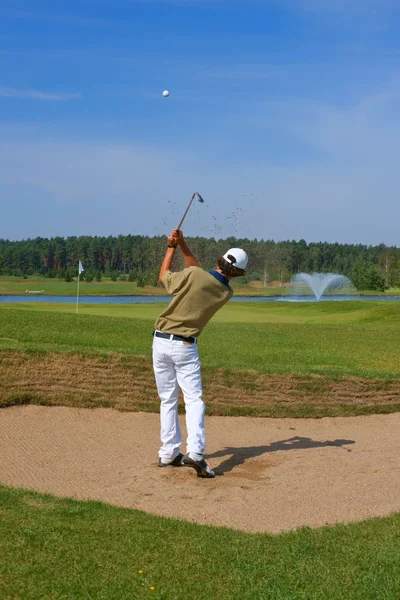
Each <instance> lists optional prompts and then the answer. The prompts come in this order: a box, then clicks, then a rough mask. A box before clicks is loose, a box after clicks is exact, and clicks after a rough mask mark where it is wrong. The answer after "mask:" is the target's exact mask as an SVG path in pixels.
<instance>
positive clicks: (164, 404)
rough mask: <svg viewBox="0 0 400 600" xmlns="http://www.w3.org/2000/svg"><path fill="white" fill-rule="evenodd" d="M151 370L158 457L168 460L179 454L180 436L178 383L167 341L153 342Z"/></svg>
mask: <svg viewBox="0 0 400 600" xmlns="http://www.w3.org/2000/svg"><path fill="white" fill-rule="evenodd" d="M153 368H154V375H155V378H156V384H157V391H158V395H159V397H160V401H161V406H160V421H161V431H160V435H161V443H162V446H161V448H160V450H159V453H158V455H159V457H160V458H163V459H166V460H169V459H171V460H172V459H174V458H175V456H177V455H178V454H179V448H180V446H181V443H182V434H181V429H180V426H179V420H178V392H179V388H178V383H177V380H176V373H175V367H174V364H173V361H172V344H171V342H170V341H169V340H158V339H157V338H154V341H153Z"/></svg>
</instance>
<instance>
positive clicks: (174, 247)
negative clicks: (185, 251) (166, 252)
mask: <svg viewBox="0 0 400 600" xmlns="http://www.w3.org/2000/svg"><path fill="white" fill-rule="evenodd" d="M168 248H173V249H174V250H176V249H177V246H173V245H172V244H168Z"/></svg>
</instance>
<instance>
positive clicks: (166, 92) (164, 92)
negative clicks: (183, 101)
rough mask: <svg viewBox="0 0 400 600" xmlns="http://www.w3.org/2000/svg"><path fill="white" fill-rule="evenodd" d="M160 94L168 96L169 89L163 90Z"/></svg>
mask: <svg viewBox="0 0 400 600" xmlns="http://www.w3.org/2000/svg"><path fill="white" fill-rule="evenodd" d="M162 95H163V96H164V98H168V96H169V91H168V90H164V91H163V93H162Z"/></svg>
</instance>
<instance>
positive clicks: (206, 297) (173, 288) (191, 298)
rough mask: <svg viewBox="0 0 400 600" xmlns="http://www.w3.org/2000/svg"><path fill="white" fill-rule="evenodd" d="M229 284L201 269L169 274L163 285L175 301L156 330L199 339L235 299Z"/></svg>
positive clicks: (193, 268) (159, 320)
mask: <svg viewBox="0 0 400 600" xmlns="http://www.w3.org/2000/svg"><path fill="white" fill-rule="evenodd" d="M217 276H218V278H217ZM225 282H227V280H226V278H225V277H223V276H221V275H220V274H218V273H216V274H215V275H212V274H211V273H209V272H208V271H204V269H201V268H200V267H188V268H187V269H184V270H183V271H178V272H177V273H172V271H166V272H165V273H164V276H163V278H162V283H163V284H164V287H165V289H166V290H167V292H169V293H170V294H172V295H173V298H172V300H171V302H170V303H169V304H168V306H167V308H166V309H165V310H164V311H163V312H162V313H161V315H160V316H159V317H158V319H157V321H156V324H155V328H156V329H158V330H159V331H164V332H165V333H173V334H175V335H182V336H184V337H198V336H199V335H200V333H201V331H202V329H203V328H204V327H205V326H206V325H207V323H208V321H209V320H210V319H211V317H213V316H214V314H215V313H216V312H217V310H219V309H220V308H221V307H222V306H223V305H224V304H226V302H228V300H230V299H231V298H232V295H233V290H232V288H231V287H230V286H229V284H227V283H225Z"/></svg>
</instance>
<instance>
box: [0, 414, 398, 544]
mask: <svg viewBox="0 0 400 600" xmlns="http://www.w3.org/2000/svg"><path fill="white" fill-rule="evenodd" d="M182 427H183V430H184V419H182ZM206 428H207V443H208V450H207V455H206V456H207V458H208V461H209V463H210V465H211V466H212V467H213V468H214V470H215V471H216V473H217V477H216V478H215V479H213V480H203V479H199V478H197V477H196V474H195V472H194V471H193V470H192V469H190V468H187V467H183V468H171V467H168V468H164V469H160V468H158V467H157V451H158V446H159V416H158V415H157V414H149V413H127V412H119V411H116V410H113V409H77V408H66V407H45V406H34V405H30V406H21V407H11V408H3V409H0V482H1V483H2V484H5V485H8V486H13V487H22V488H27V489H32V490H37V491H39V492H48V493H51V494H54V495H56V496H69V497H73V498H76V499H80V500H83V499H93V500H102V501H104V502H107V503H110V504H114V505H118V506H123V507H127V508H135V509H141V510H144V511H146V512H149V513H153V514H156V515H162V516H166V517H176V518H180V519H185V520H187V521H191V522H196V523H202V524H209V525H222V526H227V527H232V528H235V529H239V530H243V531H252V532H270V533H273V534H276V533H279V532H282V531H289V530H292V529H296V528H298V527H300V526H303V525H308V526H310V527H317V526H321V525H326V524H334V523H347V522H350V521H359V520H363V519H367V518H370V517H376V516H386V515H389V514H390V513H392V512H399V511H400V436H399V431H400V414H399V413H395V414H389V415H371V416H363V417H340V418H324V419H263V418H248V417H208V418H207V419H206ZM182 450H183V451H185V447H184V446H183V448H182Z"/></svg>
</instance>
